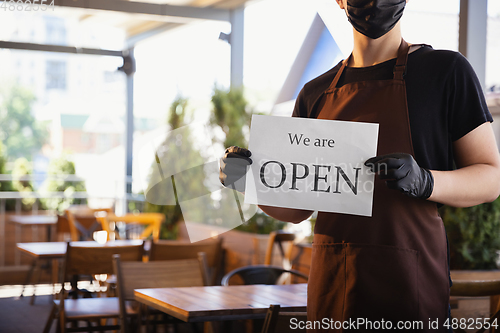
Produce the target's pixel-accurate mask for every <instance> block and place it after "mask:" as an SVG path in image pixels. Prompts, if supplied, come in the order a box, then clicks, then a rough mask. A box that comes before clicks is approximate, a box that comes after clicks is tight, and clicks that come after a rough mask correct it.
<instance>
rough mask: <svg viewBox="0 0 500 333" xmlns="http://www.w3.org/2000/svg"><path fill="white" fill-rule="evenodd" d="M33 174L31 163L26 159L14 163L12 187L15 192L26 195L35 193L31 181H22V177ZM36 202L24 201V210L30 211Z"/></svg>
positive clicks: (29, 199)
mask: <svg viewBox="0 0 500 333" xmlns="http://www.w3.org/2000/svg"><path fill="white" fill-rule="evenodd" d="M32 173H33V170H32V168H31V163H30V162H29V161H28V160H27V159H26V158H24V157H20V158H18V159H17V160H16V161H15V162H14V169H13V170H12V178H13V180H12V186H13V187H14V190H16V191H18V192H24V193H29V192H33V184H32V183H31V181H29V180H22V179H21V178H22V177H24V176H28V175H31V174H32ZM35 201H36V199H35V198H24V199H22V209H23V210H30V209H31V207H32V206H33V204H34V203H35Z"/></svg>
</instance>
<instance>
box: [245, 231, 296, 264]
mask: <svg viewBox="0 0 500 333" xmlns="http://www.w3.org/2000/svg"><path fill="white" fill-rule="evenodd" d="M294 241H295V234H293V233H291V232H286V231H281V230H278V231H273V232H271V233H270V234H269V240H268V242H267V248H266V252H265V257H264V265H272V264H273V256H274V247H275V246H277V247H278V250H279V253H280V255H281V261H282V263H281V264H282V265H283V267H285V268H290V267H291V266H290V261H289V258H288V257H287V255H286V253H285V249H284V247H283V244H284V243H289V244H287V245H288V246H291V245H293V242H294ZM259 243H260V242H259V239H257V238H254V251H255V254H256V257H259V253H260V244H259ZM258 262H259V261H257V263H258Z"/></svg>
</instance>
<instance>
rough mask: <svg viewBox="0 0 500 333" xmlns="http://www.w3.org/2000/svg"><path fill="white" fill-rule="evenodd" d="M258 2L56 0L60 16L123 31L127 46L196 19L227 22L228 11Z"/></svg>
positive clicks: (231, 0)
mask: <svg viewBox="0 0 500 333" xmlns="http://www.w3.org/2000/svg"><path fill="white" fill-rule="evenodd" d="M256 1H259V0H135V1H128V0H55V5H56V6H58V7H59V8H58V11H59V13H61V12H62V13H64V14H63V15H64V16H73V17H74V16H76V17H77V18H78V19H79V20H80V21H81V22H84V21H85V23H104V24H107V25H112V26H114V27H117V28H120V29H123V30H124V31H125V32H126V37H127V39H128V40H129V41H131V42H130V43H129V44H135V43H136V42H138V41H140V40H142V39H144V38H147V37H149V36H151V35H152V34H155V33H158V32H163V31H166V30H170V29H173V28H177V27H179V26H181V25H184V24H188V23H192V22H195V21H199V20H217V21H227V22H229V21H230V13H231V10H234V9H238V8H241V7H243V6H245V5H247V4H249V3H252V2H256Z"/></svg>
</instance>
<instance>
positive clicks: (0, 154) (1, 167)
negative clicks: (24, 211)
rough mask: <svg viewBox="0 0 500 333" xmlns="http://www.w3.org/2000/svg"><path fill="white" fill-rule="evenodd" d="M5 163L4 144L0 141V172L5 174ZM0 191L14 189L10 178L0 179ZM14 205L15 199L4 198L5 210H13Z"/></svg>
mask: <svg viewBox="0 0 500 333" xmlns="http://www.w3.org/2000/svg"><path fill="white" fill-rule="evenodd" d="M6 163H7V156H6V149H5V146H4V144H3V143H2V142H1V141H0V174H2V175H5V174H7V168H6V166H5V164H6ZM0 191H2V192H10V191H14V189H13V188H12V182H11V181H10V180H2V181H0ZM15 205H16V202H15V199H7V200H5V209H6V210H14V208H15Z"/></svg>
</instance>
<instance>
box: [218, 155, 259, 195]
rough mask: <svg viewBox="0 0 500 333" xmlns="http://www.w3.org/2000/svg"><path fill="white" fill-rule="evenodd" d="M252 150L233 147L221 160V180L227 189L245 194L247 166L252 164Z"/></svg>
mask: <svg viewBox="0 0 500 333" xmlns="http://www.w3.org/2000/svg"><path fill="white" fill-rule="evenodd" d="M250 156H252V153H251V152H250V150H248V149H245V148H240V147H238V146H231V147H229V148H227V149H226V152H225V154H224V157H223V158H221V159H220V169H219V180H220V182H221V183H222V185H224V186H225V187H229V188H231V189H233V190H237V191H239V192H245V174H246V172H247V166H249V165H250V164H252V160H251V159H250Z"/></svg>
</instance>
